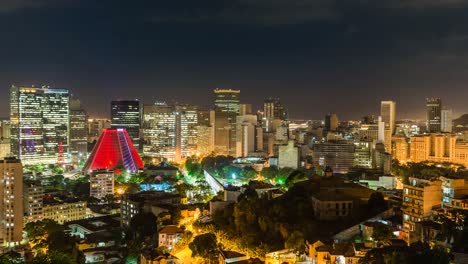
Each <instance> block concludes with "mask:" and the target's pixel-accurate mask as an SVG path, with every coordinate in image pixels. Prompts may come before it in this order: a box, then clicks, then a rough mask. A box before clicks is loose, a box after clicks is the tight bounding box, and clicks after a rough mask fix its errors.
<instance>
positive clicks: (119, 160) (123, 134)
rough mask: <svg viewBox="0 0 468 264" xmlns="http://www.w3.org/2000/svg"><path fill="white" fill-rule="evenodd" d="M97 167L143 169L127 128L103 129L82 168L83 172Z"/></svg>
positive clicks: (132, 170)
mask: <svg viewBox="0 0 468 264" xmlns="http://www.w3.org/2000/svg"><path fill="white" fill-rule="evenodd" d="M98 169H107V170H115V169H125V170H127V171H128V172H136V171H138V169H143V161H141V159H140V156H138V153H137V151H136V149H135V147H134V146H133V144H132V140H131V139H130V137H129V136H128V133H127V130H125V129H123V128H108V129H103V130H102V133H101V135H100V136H99V139H98V141H97V142H96V145H95V146H94V148H93V151H92V152H91V155H89V158H88V160H87V161H86V164H85V166H84V168H83V170H84V171H85V172H90V171H93V170H98Z"/></svg>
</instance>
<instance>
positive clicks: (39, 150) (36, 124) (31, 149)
mask: <svg viewBox="0 0 468 264" xmlns="http://www.w3.org/2000/svg"><path fill="white" fill-rule="evenodd" d="M69 113H70V105H69V92H68V90H67V89H56V88H53V89H52V88H49V87H47V86H43V87H41V88H36V87H18V86H12V87H11V90H10V123H11V151H12V153H13V154H14V155H15V156H17V157H19V158H20V159H21V160H22V162H23V164H38V163H43V164H55V163H57V162H58V163H60V162H63V161H64V160H65V159H68V157H69V147H68V146H69V132H70V126H69Z"/></svg>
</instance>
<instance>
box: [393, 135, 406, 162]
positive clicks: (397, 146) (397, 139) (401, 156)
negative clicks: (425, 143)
mask: <svg viewBox="0 0 468 264" xmlns="http://www.w3.org/2000/svg"><path fill="white" fill-rule="evenodd" d="M409 146H410V144H409V143H408V139H407V138H406V137H405V136H392V152H391V153H392V156H393V159H396V160H398V161H400V162H402V163H406V162H407V161H408V159H409V153H410V149H409Z"/></svg>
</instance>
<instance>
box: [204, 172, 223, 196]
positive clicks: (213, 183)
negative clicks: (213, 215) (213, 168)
mask: <svg viewBox="0 0 468 264" xmlns="http://www.w3.org/2000/svg"><path fill="white" fill-rule="evenodd" d="M203 174H204V175H205V181H206V182H207V183H208V184H209V185H210V187H211V189H212V190H213V192H214V193H215V194H216V193H218V192H220V191H223V192H224V186H223V185H222V184H221V183H220V182H219V181H218V180H217V179H216V178H215V177H214V176H212V175H211V174H210V173H209V172H208V171H206V170H203Z"/></svg>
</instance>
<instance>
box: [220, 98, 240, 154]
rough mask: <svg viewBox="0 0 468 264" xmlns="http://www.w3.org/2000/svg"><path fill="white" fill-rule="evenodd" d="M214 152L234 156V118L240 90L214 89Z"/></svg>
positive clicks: (237, 107)
mask: <svg viewBox="0 0 468 264" xmlns="http://www.w3.org/2000/svg"><path fill="white" fill-rule="evenodd" d="M213 92H214V96H215V99H214V106H215V152H216V153H217V154H220V155H231V156H234V155H236V117H237V116H238V115H239V112H240V109H239V104H240V99H239V96H240V90H232V89H215V90H214V91H213Z"/></svg>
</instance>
